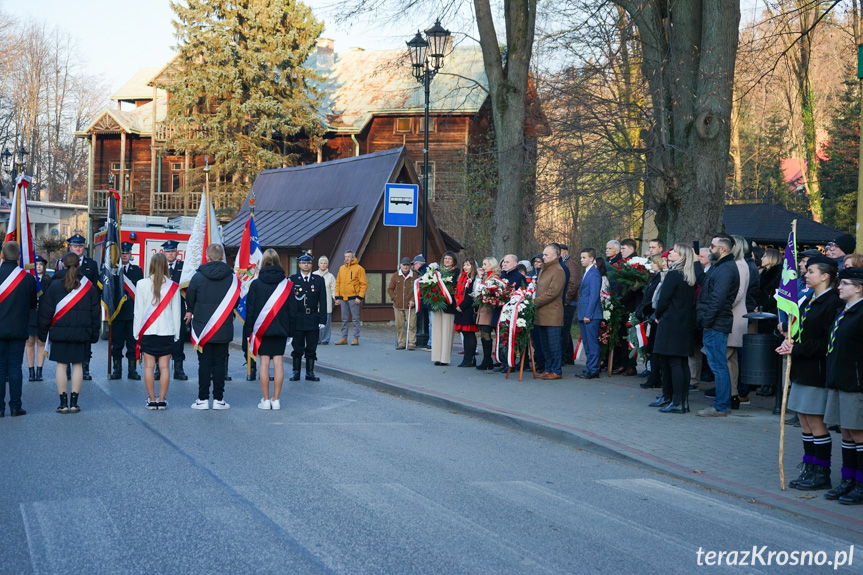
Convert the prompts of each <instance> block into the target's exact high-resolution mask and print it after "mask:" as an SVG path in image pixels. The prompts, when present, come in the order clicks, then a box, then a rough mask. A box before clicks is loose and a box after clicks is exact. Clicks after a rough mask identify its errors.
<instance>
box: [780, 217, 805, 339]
mask: <svg viewBox="0 0 863 575" xmlns="http://www.w3.org/2000/svg"><path fill="white" fill-rule="evenodd" d="M794 221H795V222H796V221H797V220H794ZM792 225H793V224H792ZM774 297H775V298H776V306H777V307H778V308H779V309H780V310H782V311H784V312H785V313H787V314H788V334H789V336H790V337H791V339H796V338H797V335H798V331H799V329H800V308H799V307H798V305H797V301H798V298H797V237H796V234H795V230H794V229H792V230H791V233H790V234H789V235H788V243H787V244H786V245H785V258H784V260H783V262H782V279H781V281H780V283H779V289H778V290H776V295H775V296H774Z"/></svg>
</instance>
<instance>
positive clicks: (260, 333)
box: [249, 278, 294, 358]
mask: <svg viewBox="0 0 863 575" xmlns="http://www.w3.org/2000/svg"><path fill="white" fill-rule="evenodd" d="M293 287H294V282H292V281H291V280H289V279H288V278H285V279H283V280H282V281H281V282H280V283H279V285H277V286H276V289H275V291H274V292H273V293H272V294H271V295H270V297H269V298H267V302H266V303H265V304H264V307H263V309H261V313H260V314H258V319H256V320H255V326H254V327H253V328H252V334H251V335H250V336H249V352H250V353H251V355H252V357H255V358H257V357H258V349H259V348H260V347H261V340H262V339H263V338H264V334H265V333H266V332H267V328H268V327H270V324H271V323H273V320H274V319H275V318H276V316H277V315H278V314H279V312H280V311H281V310H282V307H283V306H284V305H285V302H287V301H288V296H289V295H290V294H291V290H292V289H293Z"/></svg>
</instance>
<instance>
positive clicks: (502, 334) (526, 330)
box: [494, 283, 536, 367]
mask: <svg viewBox="0 0 863 575" xmlns="http://www.w3.org/2000/svg"><path fill="white" fill-rule="evenodd" d="M535 292H536V283H531V284H530V285H529V286H528V287H527V288H525V289H517V290H513V291H512V294H511V295H510V298H509V301H507V302H506V303H505V304H504V306H503V309H502V310H501V311H500V320H499V321H498V324H497V336H496V341H495V347H494V349H495V359H496V361H500V358H499V357H497V355H498V350H499V349H500V347H501V346H500V343H501V342H503V343H504V345H505V346H506V361H507V365H509V366H510V367H515V357H516V355H519V354H521V353H522V352H524V350H525V349H526V348H527V345H528V341H530V330H531V329H533V320H534V318H535V317H536V304H535V303H534V301H533V297H534V293H535Z"/></svg>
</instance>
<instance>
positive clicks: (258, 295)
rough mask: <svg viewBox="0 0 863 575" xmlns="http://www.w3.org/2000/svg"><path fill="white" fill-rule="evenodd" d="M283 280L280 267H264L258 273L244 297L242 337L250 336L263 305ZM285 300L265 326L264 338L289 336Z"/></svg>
mask: <svg viewBox="0 0 863 575" xmlns="http://www.w3.org/2000/svg"><path fill="white" fill-rule="evenodd" d="M283 279H285V270H283V269H282V268H281V266H265V267H262V268H261V271H259V272H258V277H257V278H255V281H253V282H252V283H251V284H250V285H249V294H248V295H247V296H246V323H244V324H243V337H244V338H245V339H249V336H250V335H252V328H253V327H255V322H256V321H257V319H258V316H260V315H261V310H262V309H263V308H264V304H266V303H267V300H268V299H270V296H271V295H273V292H274V291H276V286H278V285H279V283H281V281H282V280H283ZM288 297H289V299H287V300H285V305H283V306H282V309H281V310H279V313H278V314H276V317H275V318H273V321H272V322H270V325H268V326H267V330H266V331H265V332H264V333H263V334H262V335H263V336H264V337H289V336H290V335H291V331H290V323H291V318H290V315H289V314H288V301H290V296H288ZM315 327H317V326H315Z"/></svg>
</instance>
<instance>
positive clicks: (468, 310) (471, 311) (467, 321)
mask: <svg viewBox="0 0 863 575" xmlns="http://www.w3.org/2000/svg"><path fill="white" fill-rule="evenodd" d="M462 281H467V284H465V286H464V293H463V294H462V296H463V297H464V300H462V303H461V306H458V291H459V288H458V286H459V284H460V283H461V282H462ZM473 284H474V280H472V279H469V278H468V277H467V276H465V277H461V276H459V278H458V282H456V284H455V289H454V290H453V294H452V297H453V300H454V301H455V302H456V307H461V311H458V310H456V312H455V323H456V325H476V309H475V308H474V307H473V296H472V295H471V292H473Z"/></svg>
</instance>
